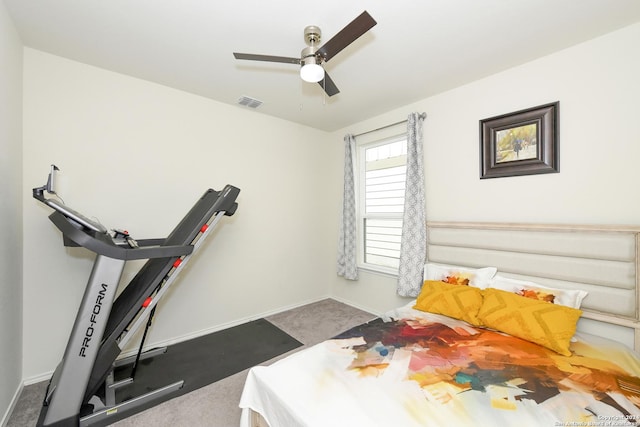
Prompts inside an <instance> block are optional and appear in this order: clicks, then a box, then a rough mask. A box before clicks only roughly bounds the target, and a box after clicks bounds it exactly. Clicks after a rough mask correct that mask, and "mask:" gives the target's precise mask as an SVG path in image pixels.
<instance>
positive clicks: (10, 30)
mask: <svg viewBox="0 0 640 427" xmlns="http://www.w3.org/2000/svg"><path fill="white" fill-rule="evenodd" d="M0 70H1V71H0V200H1V202H0V236H2V239H0V272H1V274H0V424H2V422H3V419H5V418H6V417H8V410H9V409H10V407H11V405H12V402H14V399H15V397H16V393H17V391H19V390H20V384H21V382H22V148H21V147H22V144H21V140H22V43H21V41H20V39H19V37H18V33H17V32H16V30H15V27H14V26H13V23H12V22H11V19H10V18H9V15H8V12H7V10H6V7H5V5H4V3H3V2H0Z"/></svg>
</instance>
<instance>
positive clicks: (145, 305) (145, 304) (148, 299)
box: [142, 297, 153, 308]
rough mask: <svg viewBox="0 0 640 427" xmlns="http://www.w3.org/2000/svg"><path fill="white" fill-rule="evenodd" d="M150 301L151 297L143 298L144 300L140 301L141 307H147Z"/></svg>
mask: <svg viewBox="0 0 640 427" xmlns="http://www.w3.org/2000/svg"><path fill="white" fill-rule="evenodd" d="M151 301H153V299H152V298H151V297H148V298H147V299H146V300H144V302H143V303H142V307H143V308H147V307H149V304H151Z"/></svg>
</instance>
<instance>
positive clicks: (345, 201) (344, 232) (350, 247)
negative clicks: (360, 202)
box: [338, 134, 358, 280]
mask: <svg viewBox="0 0 640 427" xmlns="http://www.w3.org/2000/svg"><path fill="white" fill-rule="evenodd" d="M355 148H356V139H355V137H354V136H353V135H351V134H349V135H345V137H344V193H343V194H344V195H343V197H342V216H341V220H340V238H339V240H338V276H344V278H345V279H349V280H358V265H357V258H356V256H357V249H356V242H357V234H356V188H355V180H354V179H353V169H354V167H353V163H354V161H355V158H354V157H355V154H354V153H355Z"/></svg>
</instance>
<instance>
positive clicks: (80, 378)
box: [33, 165, 240, 426]
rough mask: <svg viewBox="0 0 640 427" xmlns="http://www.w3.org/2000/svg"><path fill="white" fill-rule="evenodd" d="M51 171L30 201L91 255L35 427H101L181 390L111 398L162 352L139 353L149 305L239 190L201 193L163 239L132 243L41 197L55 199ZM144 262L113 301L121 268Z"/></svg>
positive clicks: (66, 239) (231, 207)
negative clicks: (132, 345)
mask: <svg viewBox="0 0 640 427" xmlns="http://www.w3.org/2000/svg"><path fill="white" fill-rule="evenodd" d="M58 170H59V169H58V168H57V167H56V166H55V165H51V172H50V173H49V177H48V180H47V183H46V184H45V185H44V186H42V187H38V188H34V189H33V197H34V198H35V199H37V200H38V201H40V202H42V203H44V204H45V205H47V206H49V207H50V208H52V209H53V210H54V212H53V213H52V214H51V215H49V219H50V220H51V221H52V222H53V223H54V224H55V225H56V227H58V229H59V230H60V231H61V232H62V237H63V244H64V245H65V246H75V247H77V246H82V247H84V248H86V249H88V250H90V251H92V252H95V253H96V258H95V261H94V265H93V268H92V271H91V274H90V276H89V280H88V282H87V286H86V289H85V292H84V296H83V298H82V302H81V303H80V308H79V309H78V314H77V315H76V319H75V322H74V324H73V328H72V330H71V334H70V336H69V340H68V342H67V346H66V349H65V352H64V356H63V358H62V360H61V361H60V363H59V364H58V366H57V368H56V370H55V371H54V374H53V376H52V378H51V380H50V382H49V385H48V387H47V392H46V394H45V397H44V401H43V404H42V409H41V411H40V416H39V419H38V423H37V426H88V425H108V424H111V423H113V422H115V421H118V420H120V419H123V418H125V417H127V416H129V415H132V414H134V413H136V412H139V411H141V410H143V409H146V408H147V407H150V406H152V405H153V404H155V403H157V402H158V401H160V399H162V400H164V399H166V398H167V397H169V396H168V395H170V394H171V393H174V392H176V391H177V390H179V389H180V388H182V386H183V384H184V381H178V382H174V383H172V384H168V385H166V386H164V387H161V388H159V389H156V390H152V391H149V392H147V393H145V394H143V395H141V396H135V397H132V398H129V399H127V400H124V401H118V398H117V396H116V390H118V389H119V388H124V387H126V386H127V385H128V384H131V383H132V382H133V381H134V377H135V371H136V367H137V364H138V362H139V361H140V360H142V359H144V358H147V357H155V356H158V355H160V354H162V353H164V352H166V348H154V349H152V350H149V351H147V352H145V353H143V352H142V348H143V345H144V340H145V338H146V334H147V330H148V328H149V326H150V325H151V320H152V318H153V315H154V312H155V309H156V305H157V303H158V302H159V301H160V300H161V298H162V297H163V295H165V293H166V291H167V290H168V289H169V288H170V286H171V284H172V283H173V282H174V280H175V279H176V277H177V275H178V274H179V273H180V271H181V270H182V269H183V268H184V266H185V265H186V264H187V262H188V261H189V259H190V257H191V255H193V253H194V252H195V251H196V250H197V249H198V247H199V246H200V245H201V244H202V242H203V241H204V240H205V238H206V237H207V236H208V235H209V234H210V233H211V231H212V230H213V229H214V228H215V226H216V224H217V223H218V221H219V220H220V219H221V218H222V217H223V216H231V215H233V214H234V213H235V211H236V209H237V207H238V204H237V203H236V201H235V200H236V198H237V197H238V194H239V192H240V190H239V189H238V188H236V187H234V186H231V185H227V186H225V187H224V188H223V189H222V190H221V191H216V190H213V189H208V190H206V191H205V193H204V194H203V195H202V197H200V198H199V199H198V200H197V201H196V202H195V204H194V205H193V207H192V208H191V210H190V211H189V212H188V213H187V214H186V215H185V217H184V218H183V219H182V221H180V223H179V224H178V225H177V226H176V228H175V229H174V230H173V231H172V232H171V233H170V234H169V235H168V236H167V237H166V238H157V239H142V240H136V239H134V238H133V237H132V236H131V235H129V233H128V232H127V231H124V230H107V229H106V228H105V227H104V226H103V225H102V224H100V223H99V222H97V221H94V220H93V219H91V218H89V217H87V216H85V215H83V214H81V213H79V212H77V211H76V210H74V209H72V208H70V207H69V206H67V205H66V204H64V203H63V202H61V201H59V200H58V199H56V198H53V197H46V196H45V193H49V194H52V195H55V194H56V193H55V186H54V181H55V173H56V171H58ZM141 259H147V262H146V263H145V264H144V265H143V266H142V267H141V268H140V270H139V271H138V273H137V274H136V275H135V276H134V278H133V279H132V280H131V281H130V282H129V283H128V284H127V285H126V287H125V288H124V289H123V290H122V291H121V292H120V294H119V295H118V296H117V297H116V290H117V289H118V286H119V283H120V279H121V276H122V271H123V269H124V267H125V264H126V262H127V261H130V260H141ZM142 326H145V329H144V333H143V335H142V338H141V342H140V344H139V349H138V352H137V354H135V355H133V356H129V357H126V358H120V359H118V356H119V355H120V353H121V351H122V349H123V348H125V346H126V344H127V343H128V342H129V341H130V340H131V338H133V337H134V335H135V333H136V331H138V330H139V329H140V328H141V327H142ZM128 364H131V365H132V369H131V375H130V377H128V378H124V379H116V376H115V374H114V371H115V368H116V367H119V366H123V365H128Z"/></svg>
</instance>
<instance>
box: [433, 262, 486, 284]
mask: <svg viewBox="0 0 640 427" xmlns="http://www.w3.org/2000/svg"><path fill="white" fill-rule="evenodd" d="M497 271H498V269H497V268H495V267H483V268H469V267H459V266H456V265H445V264H432V263H427V264H426V265H425V266H424V280H438V281H441V282H449V283H452V282H451V281H450V280H449V281H448V280H447V278H451V280H453V283H455V282H456V281H457V282H458V283H459V280H456V278H459V279H468V280H469V283H468V284H469V286H474V287H476V288H480V289H484V288H486V287H487V285H488V284H489V280H490V279H491V278H492V277H493V276H494V275H495V274H496V272H497ZM459 284H462V283H459Z"/></svg>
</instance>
